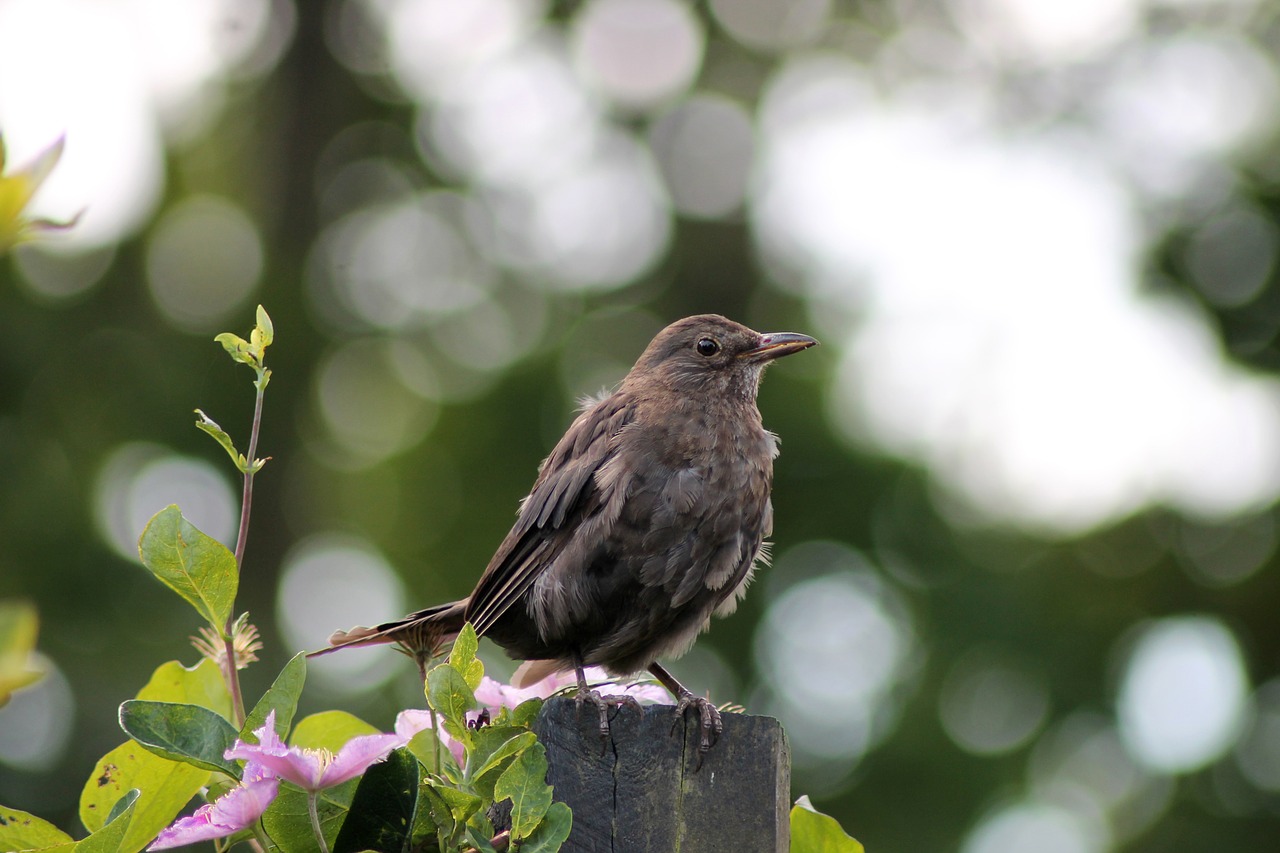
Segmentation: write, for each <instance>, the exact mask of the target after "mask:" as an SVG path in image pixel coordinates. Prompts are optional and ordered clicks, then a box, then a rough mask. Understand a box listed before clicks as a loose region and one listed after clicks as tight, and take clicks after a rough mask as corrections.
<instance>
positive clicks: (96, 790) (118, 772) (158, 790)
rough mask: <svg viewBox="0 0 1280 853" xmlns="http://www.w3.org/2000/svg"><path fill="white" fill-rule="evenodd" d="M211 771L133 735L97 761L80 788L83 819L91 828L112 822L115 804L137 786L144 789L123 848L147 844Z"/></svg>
mask: <svg viewBox="0 0 1280 853" xmlns="http://www.w3.org/2000/svg"><path fill="white" fill-rule="evenodd" d="M210 775H211V774H210V773H209V771H208V770H202V769H200V768H199V767H193V766H192V765H190V764H184V763H182V762H179V761H170V760H168V759H167V758H161V757H160V756H158V755H153V754H152V753H150V752H148V751H147V750H146V749H145V748H144V747H142V746H141V745H140V744H137V743H134V742H133V741H127V742H125V743H122V744H121V745H120V746H118V747H116V748H115V749H113V750H111V751H110V752H108V753H107V754H106V755H104V756H103V757H102V759H101V760H99V761H98V763H97V765H95V767H94V770H93V775H91V776H90V777H89V781H88V782H86V783H85V786H84V790H83V791H81V792H80V821H81V822H82V823H83V824H84V825H85V828H86V829H88V830H89V831H90V832H97V831H98V830H100V829H102V828H103V827H104V826H106V824H107V818H108V816H109V815H110V814H111V808H112V806H114V805H115V804H116V803H117V802H118V801H119V800H120V798H121V797H123V796H124V795H125V794H126V793H128V792H129V790H131V789H133V788H137V789H138V790H140V791H142V792H143V794H142V796H141V797H140V798H139V800H138V803H137V805H136V806H135V808H134V810H133V819H132V821H131V822H130V823H129V828H128V831H127V833H126V834H125V836H124V839H125V840H124V843H123V844H122V845H121V847H120V849H121V850H124V851H127V853H132V851H137V850H141V849H142V847H143V845H145V844H147V843H148V842H150V841H151V839H152V838H154V837H155V836H156V835H157V834H158V833H159V832H160V830H162V829H164V828H165V827H166V826H168V825H169V824H170V823H172V822H173V819H174V818H175V817H177V815H178V812H180V811H182V808H183V807H184V806H185V805H186V804H187V803H188V802H190V801H191V798H192V797H194V796H195V795H196V794H198V793H199V792H200V789H201V788H203V787H204V786H205V785H206V784H208V782H209V776H210ZM81 843H83V842H81Z"/></svg>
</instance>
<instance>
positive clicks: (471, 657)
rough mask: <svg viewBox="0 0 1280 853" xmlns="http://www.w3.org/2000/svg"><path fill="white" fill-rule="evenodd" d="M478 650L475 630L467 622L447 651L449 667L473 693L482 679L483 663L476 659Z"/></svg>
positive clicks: (478, 645)
mask: <svg viewBox="0 0 1280 853" xmlns="http://www.w3.org/2000/svg"><path fill="white" fill-rule="evenodd" d="M479 648H480V640H479V639H478V638H477V637H476V629H475V628H472V627H471V623H470V622H468V623H467V624H465V625H463V626H462V630H461V631H460V632H459V633H458V638H457V639H456V640H454V641H453V648H452V649H450V651H449V666H451V667H453V668H454V669H456V670H457V671H458V674H459V675H461V676H462V678H463V680H464V681H466V682H467V686H468V687H470V688H471V689H472V690H473V691H474V690H475V689H476V688H477V687H479V686H480V679H482V678H484V663H483V662H482V661H480V660H479V659H477V658H476V651H477V650H478V649H479Z"/></svg>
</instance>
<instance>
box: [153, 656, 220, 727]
mask: <svg viewBox="0 0 1280 853" xmlns="http://www.w3.org/2000/svg"><path fill="white" fill-rule="evenodd" d="M135 698H137V699H144V700H146V701H149V702H184V703H186V704H188V705H199V706H200V707H201V708H208V709H209V710H210V711H213V712H214V713H215V714H217V715H218V716H220V717H222V718H223V719H224V720H228V719H230V718H231V694H230V693H229V692H228V691H227V683H226V682H225V681H223V679H222V669H221V667H219V666H218V665H217V664H216V663H214V662H213V661H211V660H208V659H202V660H201V661H200V662H199V663H198V664H196V665H195V666H193V667H185V666H183V665H182V664H180V663H178V662H177V661H176V660H171V661H169V662H168V663H164V664H161V665H160V666H158V667H156V671H155V672H153V673H152V674H151V680H150V681H148V682H147V683H146V686H144V687H143V688H142V689H141V690H139V691H138V695H137V696H136V697H135Z"/></svg>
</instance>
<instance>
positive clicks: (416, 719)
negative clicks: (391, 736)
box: [396, 708, 466, 766]
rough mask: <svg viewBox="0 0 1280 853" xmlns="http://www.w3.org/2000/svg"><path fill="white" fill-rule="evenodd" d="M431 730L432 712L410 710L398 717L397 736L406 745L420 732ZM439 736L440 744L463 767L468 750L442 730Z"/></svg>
mask: <svg viewBox="0 0 1280 853" xmlns="http://www.w3.org/2000/svg"><path fill="white" fill-rule="evenodd" d="M429 728H431V712H430V711H427V710H424V709H422V708H410V709H408V710H406V711H401V712H400V713H399V714H397V715H396V734H398V735H400V736H401V737H403V738H404V739H405V742H406V743H408V742H409V741H410V740H412V739H413V736H414V735H416V734H417V733H418V732H423V731H426V730H427V729H429ZM437 736H438V737H439V738H440V743H442V744H444V745H445V748H446V749H448V750H449V753H450V754H451V755H452V756H453V760H454V761H455V762H456V763H457V764H458V765H459V766H461V765H462V762H463V760H464V759H465V758H466V748H465V747H464V746H463V745H462V743H461V742H459V741H456V740H454V739H453V738H452V737H450V736H449V733H448V732H447V731H445V730H444V729H441V730H440V734H439V735H437Z"/></svg>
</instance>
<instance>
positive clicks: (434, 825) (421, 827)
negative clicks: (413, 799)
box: [413, 780, 460, 850]
mask: <svg viewBox="0 0 1280 853" xmlns="http://www.w3.org/2000/svg"><path fill="white" fill-rule="evenodd" d="M450 790H452V789H450ZM433 833H434V834H435V836H436V840H437V844H438V846H439V848H440V849H441V850H448V849H449V848H450V847H451V846H454V845H453V842H454V841H455V840H456V838H455V836H456V835H458V834H460V831H459V824H458V820H457V818H455V817H454V816H453V809H451V808H450V807H449V804H448V803H447V802H445V799H444V797H442V796H441V795H440V791H439V790H438V789H436V788H435V787H433V786H432V785H431V784H430V781H429V780H428V784H424V785H420V786H418V806H417V814H416V816H415V820H414V826H413V837H414V840H415V841H416V842H418V843H421V840H422V839H423V838H424V837H426V836H429V835H431V834H433Z"/></svg>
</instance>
